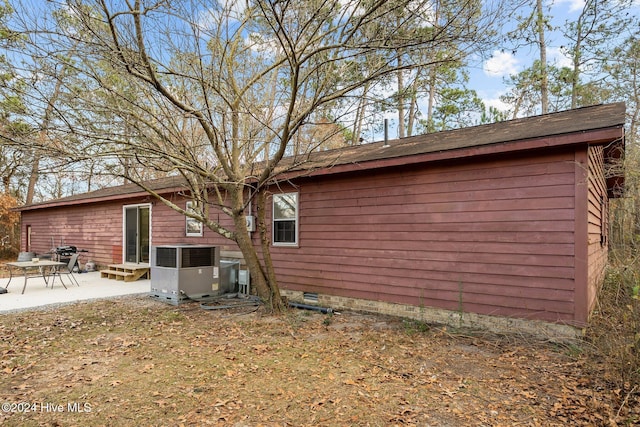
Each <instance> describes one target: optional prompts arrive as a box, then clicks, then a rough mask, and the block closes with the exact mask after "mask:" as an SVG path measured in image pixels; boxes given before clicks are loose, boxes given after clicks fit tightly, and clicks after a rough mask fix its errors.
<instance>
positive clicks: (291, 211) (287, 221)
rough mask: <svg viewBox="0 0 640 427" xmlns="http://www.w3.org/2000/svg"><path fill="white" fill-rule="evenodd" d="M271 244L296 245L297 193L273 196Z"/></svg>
mask: <svg viewBox="0 0 640 427" xmlns="http://www.w3.org/2000/svg"><path fill="white" fill-rule="evenodd" d="M272 230H273V233H272V234H273V244H274V245H281V246H284V245H291V246H294V245H297V244H298V193H283V194H274V195H273V228H272Z"/></svg>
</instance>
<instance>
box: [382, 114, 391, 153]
mask: <svg viewBox="0 0 640 427" xmlns="http://www.w3.org/2000/svg"><path fill="white" fill-rule="evenodd" d="M389 146H390V145H389V119H384V145H383V147H389Z"/></svg>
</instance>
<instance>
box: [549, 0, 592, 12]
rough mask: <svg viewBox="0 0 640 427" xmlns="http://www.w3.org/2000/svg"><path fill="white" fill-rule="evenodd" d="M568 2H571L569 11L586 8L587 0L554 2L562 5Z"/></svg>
mask: <svg viewBox="0 0 640 427" xmlns="http://www.w3.org/2000/svg"><path fill="white" fill-rule="evenodd" d="M564 3H567V4H569V12H570V13H571V12H577V11H579V10H582V9H583V8H584V4H585V0H556V1H555V2H554V4H555V5H556V6H557V5H561V4H564Z"/></svg>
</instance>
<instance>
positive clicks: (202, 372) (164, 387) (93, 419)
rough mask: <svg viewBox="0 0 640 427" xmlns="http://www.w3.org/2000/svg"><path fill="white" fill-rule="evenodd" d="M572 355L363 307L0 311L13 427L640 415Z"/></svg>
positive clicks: (6, 417) (1, 416)
mask: <svg viewBox="0 0 640 427" xmlns="http://www.w3.org/2000/svg"><path fill="white" fill-rule="evenodd" d="M578 350H579V348H578V347H575V346H569V345H562V346H558V345H552V344H549V343H542V342H539V341H534V340H532V339H527V338H525V337H508V338H507V337H494V336H488V335H475V336H471V335H470V334H466V335H462V334H460V333H457V334H453V333H452V331H447V330H444V329H441V328H428V327H426V325H423V324H420V323H416V322H408V321H402V320H400V319H394V318H387V317H377V316H371V315H363V314H357V313H342V314H335V315H333V316H327V315H324V314H321V313H317V312H311V311H299V310H298V311H290V312H288V313H287V314H286V315H284V316H281V317H268V316H262V315H261V313H260V310H257V311H251V309H250V308H242V309H239V308H238V309H234V310H230V311H229V310H215V311H210V310H203V309H201V308H200V307H199V305H197V304H185V305H180V306H178V307H174V306H170V305H166V304H161V303H159V302H155V301H153V300H150V299H148V298H145V297H136V298H128V299H115V300H103V301H96V302H91V303H78V304H75V305H70V306H64V307H59V308H56V309H50V310H38V311H29V312H21V313H13V314H5V315H1V316H0V355H1V358H0V364H1V365H0V370H1V371H2V373H1V375H2V381H1V382H0V402H2V412H0V424H2V425H6V426H29V425H32V426H73V425H77V426H89V425H109V426H110V425H115V426H118V425H149V426H174V425H175V426H181V425H184V426H200V425H221V426H222V425H224V426H226V425H231V426H259V425H265V426H353V425H357V426H391V425H398V426H407V425H409V426H411V425H416V426H417V425H419V426H458V425H460V426H468V425H478V426H480V425H485V426H502V425H504V426H515V425H526V426H530V425H531V426H538V425H539V426H551V425H563V426H564V425H567V424H572V425H616V424H618V423H620V424H624V423H625V420H626V422H627V423H629V420H633V419H635V420H638V416H639V415H640V411H639V409H638V402H637V401H636V400H635V396H633V395H627V396H625V393H621V392H620V391H619V390H616V389H615V388H614V387H611V386H608V384H607V382H606V379H605V378H604V377H603V376H602V375H599V374H598V368H597V366H596V367H594V365H593V364H594V363H595V362H594V361H593V360H591V359H589V358H588V357H587V356H585V355H584V353H581V352H580V351H578Z"/></svg>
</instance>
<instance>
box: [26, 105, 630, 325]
mask: <svg viewBox="0 0 640 427" xmlns="http://www.w3.org/2000/svg"><path fill="white" fill-rule="evenodd" d="M624 121H625V106H624V104H623V103H617V104H608V105H597V106H591V107H585V108H580V109H575V110H569V111H564V112H558V113H553V114H547V115H542V116H536V117H531V118H524V119H517V120H512V121H506V122H501V123H495V124H490V125H483V126H477V127H471V128H465V129H460V130H453V131H447V132H440V133H434V134H427V135H420V136H413V137H409V138H403V139H400V140H392V141H388V142H377V143H372V144H365V145H359V146H354V147H348V148H343V149H337V150H330V151H325V152H320V153H317V154H315V155H314V156H313V157H312V158H311V159H310V161H309V162H308V163H306V164H304V165H303V166H300V167H299V168H297V169H296V170H293V171H289V172H287V173H286V174H285V175H283V177H282V181H281V183H279V185H278V186H277V188H276V187H274V188H273V189H272V190H271V193H272V196H271V198H272V200H273V211H272V215H271V217H270V218H269V222H270V224H271V226H272V230H271V234H272V239H273V242H272V256H273V261H274V265H275V268H276V272H277V274H278V278H279V283H280V286H281V287H282V289H283V293H284V294H285V295H286V296H288V297H289V298H290V299H293V300H300V301H302V300H305V299H306V300H313V301H318V302H319V303H320V304H321V305H328V306H332V307H338V308H339V307H348V308H353V309H359V310H366V311H376V312H381V313H388V314H395V315H401V316H408V317H413V318H418V319H423V320H426V321H438V322H446V323H457V324H461V325H463V324H464V325H467V324H471V325H484V326H488V327H490V328H492V329H497V330H501V329H512V328H523V329H527V328H528V329H531V328H533V329H534V330H536V331H538V332H539V331H543V333H546V331H548V333H550V334H553V335H558V334H565V333H569V334H571V333H573V332H572V331H574V330H575V328H576V327H577V328H579V327H581V326H583V325H585V324H586V322H587V321H588V318H589V313H590V311H591V309H592V307H593V305H594V302H595V298H596V293H597V291H598V288H599V286H600V283H601V282H602V279H603V276H604V270H605V265H606V262H607V237H608V232H607V228H608V227H607V224H608V201H609V199H610V198H613V197H619V196H620V195H621V191H622V187H623V184H624V175H623V171H622V169H621V167H620V166H619V165H620V162H619V160H620V159H621V158H622V156H623V154H624ZM152 184H153V186H154V189H155V190H156V191H159V192H161V193H162V194H164V195H167V196H169V197H171V198H172V200H173V201H174V202H176V203H179V204H180V203H184V204H185V206H186V203H187V200H186V199H184V197H183V196H182V192H181V190H182V188H181V187H180V184H179V181H178V180H177V179H176V178H173V177H170V178H165V179H160V180H157V181H154V182H153V183H152ZM285 202H286V204H287V207H286V208H285V207H283V206H284V204H283V203H285ZM20 211H21V213H22V248H23V250H27V251H35V252H45V251H47V250H49V249H50V248H51V247H52V246H54V245H56V244H58V243H59V242H60V241H62V240H64V242H66V243H67V244H73V245H76V246H78V247H81V248H84V249H87V250H88V251H89V257H90V258H91V259H92V260H93V261H95V262H96V263H98V264H108V263H113V262H123V261H125V262H148V260H149V247H150V245H163V244H176V243H194V244H204V243H206V244H215V245H218V246H219V247H220V248H221V251H222V254H223V255H225V256H227V257H234V256H238V251H237V248H236V247H235V246H234V244H233V243H232V242H229V241H227V240H224V239H223V238H221V237H220V236H218V235H216V234H214V233H213V232H211V231H210V230H202V229H201V227H198V224H193V222H192V221H189V220H187V219H185V218H184V217H183V216H181V215H179V214H178V213H176V212H175V211H172V210H171V209H169V208H167V207H166V206H165V205H163V204H162V203H156V202H155V201H154V200H153V199H152V198H150V197H149V196H148V195H147V194H146V193H144V192H142V191H141V190H140V189H139V188H138V187H137V186H135V185H132V184H131V185H123V186H119V187H113V188H106V189H103V190H98V191H94V192H91V193H86V194H79V195H75V196H71V197H66V198H63V199H58V200H51V201H48V202H44V203H38V204H33V205H29V206H23V207H21V208H20ZM220 216H221V217H222V214H220ZM254 234H256V233H254ZM254 237H255V240H254V241H255V242H256V244H258V240H257V236H254ZM532 325H533V326H532Z"/></svg>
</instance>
